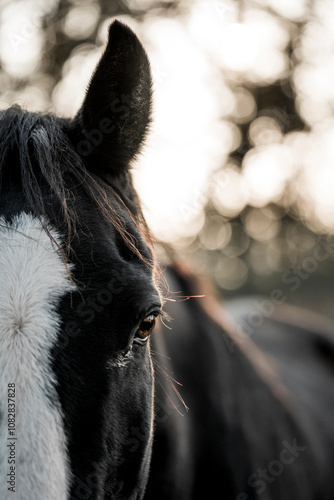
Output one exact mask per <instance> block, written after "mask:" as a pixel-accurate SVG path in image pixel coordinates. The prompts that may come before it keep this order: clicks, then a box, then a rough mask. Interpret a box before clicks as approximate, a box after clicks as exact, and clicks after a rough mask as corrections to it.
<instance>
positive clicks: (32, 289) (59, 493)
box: [0, 213, 74, 500]
mask: <svg viewBox="0 0 334 500" xmlns="http://www.w3.org/2000/svg"><path fill="white" fill-rule="evenodd" d="M51 233H52V235H53V236H54V237H55V238H57V240H58V241H60V239H59V237H58V235H57V233H56V232H55V231H52V230H51ZM73 288H74V287H73V284H72V283H71V281H70V279H69V278H68V275H67V273H66V268H65V266H64V263H63V261H62V259H61V256H60V255H59V252H58V250H57V248H56V246H55V245H54V244H52V242H51V240H50V238H49V236H48V235H47V234H46V232H45V231H44V230H43V228H42V225H41V222H40V221H39V220H38V219H37V218H36V217H34V216H32V215H29V214H26V213H22V214H20V215H18V216H17V217H15V218H14V219H13V222H12V223H11V224H9V223H8V222H6V220H5V219H4V218H3V217H0V499H1V500H12V499H15V500H65V499H66V498H67V494H68V490H69V468H68V458H67V450H66V438H65V433H64V427H63V422H62V411H61V407H60V403H59V400H58V397H57V393H56V389H55V386H56V378H55V375H54V373H53V371H52V367H51V363H50V350H51V349H52V346H53V345H54V344H55V342H56V340H57V336H58V333H59V327H60V318H59V315H58V314H57V305H58V304H59V301H60V299H61V297H62V296H64V295H65V294H66V293H68V292H69V291H70V290H72V289H73ZM8 384H15V410H16V412H15V424H16V425H15V437H16V438H17V439H16V440H15V464H14V465H15V493H13V492H12V491H10V490H8V488H9V487H10V483H7V481H8V480H9V476H7V474H9V473H10V471H11V469H10V466H11V465H12V464H9V463H8V457H9V456H10V447H9V446H7V445H8V444H10V442H11V441H12V440H11V439H8V438H9V437H10V436H9V431H8V406H7V402H8V401H7V400H8ZM13 442H14V440H13Z"/></svg>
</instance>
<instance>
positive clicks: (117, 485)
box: [0, 23, 161, 500]
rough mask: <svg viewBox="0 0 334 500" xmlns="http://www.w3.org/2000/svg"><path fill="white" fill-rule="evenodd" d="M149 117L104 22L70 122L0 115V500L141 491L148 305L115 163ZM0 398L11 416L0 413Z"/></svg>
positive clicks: (120, 34) (128, 191)
mask: <svg viewBox="0 0 334 500" xmlns="http://www.w3.org/2000/svg"><path fill="white" fill-rule="evenodd" d="M150 109H151V77H150V70H149V63H148V60H147V57H146V55H145V52H144V50H143V48H142V46H141V44H140V42H139V41H138V39H137V38H136V37H135V35H134V34H133V33H132V32H131V31H130V30H129V29H128V28H126V27H125V26H123V25H121V24H120V23H114V24H113V25H112V26H111V27H110V32H109V42H108V46H107V48H106V51H105V53H104V54H103V56H102V59H101V61H100V63H99V65H98V66H97V68H96V70H95V73H94V75H93V77H92V80H91V82H90V85H89V89H88V91H87V95H86V98H85V100H84V103H83V106H82V108H81V109H80V111H79V113H78V115H77V116H76V117H75V118H74V119H73V120H71V121H67V120H60V119H56V118H54V117H51V116H41V115H33V114H27V113H23V112H22V111H20V110H17V109H13V110H9V111H8V112H6V113H5V114H4V115H3V116H2V120H1V119H0V122H1V121H2V122H3V123H2V124H1V123H0V135H1V139H2V143H3V144H7V145H8V147H7V149H5V150H4V152H3V154H2V155H1V160H2V164H1V165H0V169H1V174H2V194H1V198H0V269H1V274H2V278H1V283H0V343H1V349H0V364H1V367H2V368H3V373H6V377H2V383H1V384H0V391H1V405H2V407H1V408H0V410H1V411H0V444H1V452H0V453H1V454H2V455H0V461H1V463H2V465H4V464H5V465H4V467H2V469H4V470H5V469H6V467H7V468H8V467H9V468H8V471H7V470H6V472H8V473H9V474H12V476H13V480H12V481H13V486H11V483H10V482H8V484H6V483H5V481H2V482H1V485H0V497H1V498H3V499H4V500H7V499H8V498H11V496H10V495H12V492H13V491H15V492H16V495H17V498H18V499H19V500H23V499H24V500H56V499H57V500H60V499H61V500H67V499H71V500H74V499H81V498H85V499H100V498H101V499H102V498H104V499H114V498H117V499H120V500H121V499H124V500H125V499H127V500H128V499H139V498H142V496H143V494H144V490H145V485H146V481H147V477H148V468H149V462H150V454H151V445H152V422H153V372H152V366H151V358H150V350H149V336H150V332H151V331H152V330H153V327H154V323H155V318H156V317H157V316H158V315H159V313H160V308H161V303H160V297H159V293H158V290H157V288H156V286H155V284H154V278H153V259H152V254H151V250H150V245H149V244H148V243H147V241H145V237H144V235H143V232H142V231H141V230H140V229H139V226H140V220H141V215H140V209H139V207H138V204H137V200H136V194H135V193H134V191H133V188H132V184H131V179H130V175H129V171H128V167H129V163H130V161H131V160H132V159H133V157H134V156H135V155H136V154H137V153H138V151H139V149H140V146H141V143H142V141H143V139H144V136H145V133H146V130H147V126H148V123H149V118H150ZM55 162H56V164H57V165H56V167H55ZM51 163H52V164H53V167H52V168H51ZM8 166H9V167H10V168H8ZM5 167H6V168H5ZM58 167H59V168H58ZM78 169H79V170H80V175H79V174H78ZM37 189H38V193H34V191H35V190H37ZM41 200H42V201H41ZM68 221H70V222H71V223H70V224H68V223H67V222H68ZM73 221H74V222H73ZM8 391H10V392H8ZM9 396H11V397H10V399H11V400H15V398H16V397H17V399H16V400H15V401H14V403H11V404H14V405H16V406H11V407H9V406H8V407H7V406H6V411H5V409H4V402H7V400H9V399H8V398H9ZM9 408H10V413H8V412H9ZM7 409H8V412H7ZM7 413H8V415H9V416H8V418H7V416H6V415H7ZM12 415H15V418H14V417H12ZM4 416H6V418H5V417H4ZM9 417H10V419H9ZM13 418H14V420H15V427H14V424H13V425H12V423H13V422H14V421H13ZM8 438H11V439H12V441H10V440H9V441H8ZM16 438H17V440H16ZM8 442H9V443H10V444H11V446H12V448H13V450H12V449H10V448H8V450H9V451H8V453H9V454H10V453H12V452H13V454H11V455H10V456H9V455H8V457H9V458H8V457H7V456H4V451H3V450H6V445H7V444H8ZM16 443H17V446H16ZM7 458H8V460H9V459H12V460H13V462H11V464H9V462H8V460H7ZM11 466H12V467H13V469H11V468H10V467H11ZM16 467H17V470H18V471H19V474H18V475H17V476H15V473H16ZM10 480H11V479H10V476H9V481H10ZM10 487H13V488H14V490H10V489H9V488H10Z"/></svg>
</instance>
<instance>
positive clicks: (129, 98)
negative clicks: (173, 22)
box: [72, 21, 152, 174]
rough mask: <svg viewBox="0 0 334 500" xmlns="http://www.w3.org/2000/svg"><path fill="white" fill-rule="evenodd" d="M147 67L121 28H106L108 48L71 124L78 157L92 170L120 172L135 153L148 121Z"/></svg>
mask: <svg viewBox="0 0 334 500" xmlns="http://www.w3.org/2000/svg"><path fill="white" fill-rule="evenodd" d="M151 102H152V79H151V70H150V63H149V61H148V58H147V55H146V53H145V50H144V49H143V47H142V45H141V43H140V41H139V40H138V38H137V36H136V35H135V34H134V33H133V32H132V31H131V30H130V28H128V27H127V26H125V25H124V24H122V23H120V22H119V21H114V22H113V23H112V24H111V25H110V27H109V39H108V43H107V47H106V49H105V51H104V53H103V55H102V57H101V59H100V61H99V63H98V65H97V67H96V69H95V71H94V73H93V75H92V78H91V81H90V83H89V86H88V90H87V93H86V97H85V99H84V102H83V105H82V107H81V109H80V110H79V112H78V114H77V116H76V117H75V118H74V121H73V122H72V123H73V124H74V129H75V130H76V133H77V139H76V147H77V151H78V153H79V154H80V155H81V156H82V157H85V162H86V163H87V165H88V167H89V168H91V169H92V170H103V171H109V172H112V173H115V174H117V173H120V172H121V171H122V170H124V169H126V168H128V165H129V163H130V161H131V160H132V159H133V158H134V157H135V156H136V154H137V153H138V152H139V150H140V147H141V145H142V143H143V140H144V138H145V135H146V132H147V130H148V126H149V123H150V116H151Z"/></svg>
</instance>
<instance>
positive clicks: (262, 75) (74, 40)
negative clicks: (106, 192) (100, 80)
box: [0, 0, 334, 293]
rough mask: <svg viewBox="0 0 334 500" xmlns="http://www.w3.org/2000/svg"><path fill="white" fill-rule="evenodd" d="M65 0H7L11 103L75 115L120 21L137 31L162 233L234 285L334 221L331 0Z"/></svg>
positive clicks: (152, 195)
mask: <svg viewBox="0 0 334 500" xmlns="http://www.w3.org/2000/svg"><path fill="white" fill-rule="evenodd" d="M64 5H65V4H64ZM64 5H63V4H61V8H60V7H59V6H60V3H59V0H45V1H44V0H24V1H22V0H17V1H16V2H11V1H9V0H3V2H2V3H1V5H0V19H1V30H0V62H1V68H0V83H1V86H0V89H1V90H0V107H1V108H5V107H7V106H9V105H11V104H12V103H14V102H18V103H19V104H21V105H22V106H24V107H26V108H29V109H32V110H40V111H55V112H57V113H59V114H60V115H62V116H73V114H75V112H76V111H77V110H78V109H79V107H80V104H81V102H82V100H83V98H84V95H85V90H86V87H87V83H88V81H89V78H90V75H91V72H92V71H93V69H94V67H95V65H96V63H97V61H98V59H99V57H100V55H101V53H102V51H103V48H104V45H105V43H106V40H107V28H108V25H109V24H110V22H111V21H112V20H113V19H115V17H117V18H118V19H120V20H122V21H123V22H125V23H126V24H128V25H129V26H130V27H131V28H132V29H134V30H135V31H136V33H137V34H138V36H139V37H140V39H141V40H142V42H143V44H144V46H145V48H146V49H147V52H148V54H149V57H150V61H151V67H152V75H153V81H154V121H153V125H152V129H151V133H150V135H149V138H148V141H147V144H146V147H145V148H144V151H143V154H142V156H141V157H140V158H139V160H138V162H137V163H136V164H135V165H133V173H134V179H135V184H136V187H137V189H138V191H139V194H140V197H141V199H142V202H143V207H144V213H145V216H146V218H147V220H148V223H149V226H150V227H151V229H152V232H153V234H154V236H155V237H156V239H158V240H160V241H162V242H164V243H167V244H171V245H173V246H174V247H175V248H177V251H178V252H179V253H183V254H184V255H185V256H186V258H188V259H190V260H191V261H192V262H194V263H195V265H197V266H198V268H199V269H202V270H204V271H206V272H209V273H211V275H212V277H213V278H214V279H215V280H216V283H217V285H218V287H219V288H221V289H222V290H225V291H226V292H229V293H230V292H231V293H232V292H233V290H238V289H239V288H240V287H244V286H246V284H247V283H250V282H251V283H253V285H254V286H264V285H263V283H264V282H265V280H266V277H267V276H274V274H275V273H282V272H283V270H284V269H285V268H286V267H287V266H289V265H295V264H296V262H298V259H299V258H301V256H303V255H306V254H307V252H309V253H310V252H312V251H313V247H314V241H315V238H317V237H318V236H317V235H328V234H331V233H333V232H334V197H333V195H332V190H333V185H334V166H333V165H334V146H333V144H334V117H333V109H334V69H333V68H334V50H333V47H334V3H333V2H332V1H331V0H317V2H313V3H310V2H307V1H306V0H294V1H293V2H292V1H290V0H275V1H274V0H249V1H246V2H238V1H236V0H216V1H214V0H191V1H190V0H173V1H168V2H167V1H162V0H160V1H159V0H120V1H119V2H102V1H100V0H84V1H82V2H79V1H76V0H73V1H71V2H68V3H66V6H64ZM312 242H313V243H312ZM261 280H262V281H261ZM261 283H262V285H261Z"/></svg>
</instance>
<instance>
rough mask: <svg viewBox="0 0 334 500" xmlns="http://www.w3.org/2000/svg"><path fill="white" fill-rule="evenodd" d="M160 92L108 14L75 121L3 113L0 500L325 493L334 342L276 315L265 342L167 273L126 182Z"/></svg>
mask: <svg viewBox="0 0 334 500" xmlns="http://www.w3.org/2000/svg"><path fill="white" fill-rule="evenodd" d="M151 94H152V92H151V75H150V67H149V62H148V59H147V57H146V54H145V52H144V49H143V48H142V46H141V44H140V42H139V41H138V39H137V38H136V36H135V35H134V34H133V33H132V32H131V31H130V30H129V28H127V27H126V26H124V25H122V24H121V23H119V22H114V23H113V24H112V25H111V27H110V30H109V41H108V45H107V48H106V50H105V52H104V54H103V56H102V58H101V60H100V62H99V64H98V66H97V68H96V70H95V72H94V74H93V76H92V79H91V82H90V84H89V88H88V91H87V94H86V97H85V100H84V103H83V106H82V108H81V109H80V111H79V113H78V114H77V116H76V117H75V118H74V119H73V120H67V119H61V118H56V117H54V116H52V115H42V114H34V113H27V112H25V111H22V110H21V109H20V108H18V107H12V108H10V109H8V110H6V111H3V112H1V114H0V139H1V142H0V182H1V195H0V272H1V280H0V370H1V377H0V395H1V398H0V402H1V403H0V498H1V499H2V500H8V499H11V498H16V499H18V500H80V499H90V500H93V499H94V500H111V499H117V500H130V499H131V500H134V499H142V498H144V499H146V500H149V499H154V500H163V499H173V500H186V499H194V500H196V499H202V498H210V499H211V498H214V499H216V498H217V499H228V500H232V499H233V500H234V499H235V500H246V499H256V498H259V499H271V500H276V499H277V500H278V499H280V500H283V499H284V500H287V499H288V500H290V499H291V500H292V499H293V500H294V499H298V500H309V499H310V500H311V499H313V500H333V498H334V480H333V478H332V468H333V465H334V387H333V380H334V374H333V353H334V346H333V339H332V337H331V335H330V334H328V333H327V332H325V331H322V333H319V332H318V333H317V332H316V330H318V329H317V328H316V329H312V327H311V326H309V327H308V328H306V327H302V326H298V325H296V324H294V323H293V322H291V321H290V320H289V321H287V320H286V319H285V316H284V314H283V313H282V315H281V314H280V307H277V309H276V313H277V317H278V318H279V319H278V320H275V319H273V318H272V319H271V320H269V319H268V318H264V320H263V321H262V322H261V324H260V325H259V326H258V328H257V330H256V332H255V333H254V335H253V337H252V338H254V340H255V342H256V343H257V346H256V344H255V343H254V342H253V340H252V338H250V339H249V338H247V335H246V334H245V335H240V329H238V328H237V327H236V326H235V324H234V323H233V320H231V319H228V317H227V316H226V315H225V313H223V311H222V309H221V308H220V306H219V304H218V303H216V302H215V300H214V298H213V296H212V295H210V293H209V294H206V298H196V297H193V298H190V299H189V300H183V299H185V298H187V297H191V296H194V295H202V294H203V292H204V288H205V287H206V285H204V284H203V283H202V282H201V281H199V280H198V279H197V278H196V277H195V276H194V275H192V274H190V273H188V272H187V271H185V270H184V269H182V268H180V266H177V265H176V264H174V265H172V266H170V267H169V268H168V269H167V270H166V272H165V274H163V273H162V272H161V270H160V269H159V266H158V264H157V262H156V259H155V255H154V250H153V245H152V242H151V239H150V235H149V231H148V229H147V226H146V224H145V221H144V218H143V216H142V213H141V210H140V204H139V201H138V198H137V195H136V193H135V190H134V188H133V185H132V180H131V172H130V163H131V161H132V160H133V159H134V158H135V157H136V155H137V154H138V152H139V150H140V147H141V145H142V142H143V140H144V138H145V135H146V132H147V129H148V126H149V122H150V115H151ZM157 168H159V166H158V165H157ZM172 292H179V294H175V293H172ZM247 314H248V313H247V308H245V309H243V308H242V307H237V314H236V316H240V315H244V316H247ZM159 317H160V319H159ZM169 317H171V318H172V321H170V323H169V325H170V326H169V327H166V326H165V325H166V324H167V323H166V322H167V321H169ZM155 326H156V328H155ZM170 328H171V329H170ZM246 333H247V332H246ZM179 384H182V387H180V386H179Z"/></svg>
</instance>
